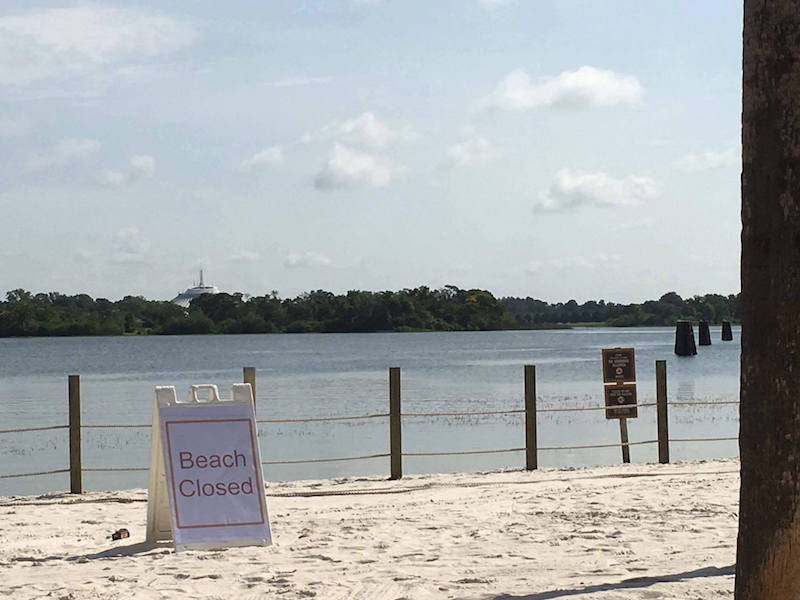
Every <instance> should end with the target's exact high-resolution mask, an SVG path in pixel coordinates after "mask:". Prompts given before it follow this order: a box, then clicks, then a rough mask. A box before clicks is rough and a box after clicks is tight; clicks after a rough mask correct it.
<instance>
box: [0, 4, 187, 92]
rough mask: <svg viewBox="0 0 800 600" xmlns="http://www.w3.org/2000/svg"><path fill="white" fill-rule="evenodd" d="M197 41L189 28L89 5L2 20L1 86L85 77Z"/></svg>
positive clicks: (154, 15) (161, 17)
mask: <svg viewBox="0 0 800 600" xmlns="http://www.w3.org/2000/svg"><path fill="white" fill-rule="evenodd" d="M196 38H197V32H196V31H195V30H194V28H193V27H191V26H190V25H188V24H185V23H181V22H179V21H177V20H175V19H173V18H171V17H168V16H165V15H162V14H158V13H155V12H152V11H146V10H136V9H123V8H111V7H104V6H97V5H85V6H73V7H69V8H52V9H43V10H32V11H29V12H26V13H21V14H17V15H12V16H5V17H0V85H3V84H5V85H26V84H29V83H33V82H37V81H43V80H48V79H54V80H66V79H70V78H73V77H82V76H85V75H87V74H90V73H94V72H96V71H97V70H99V69H101V68H102V67H103V66H105V65H114V64H117V65H118V64H121V63H127V62H139V61H142V60H145V59H150V58H153V57H156V56H159V55H162V54H166V53H169V52H173V51H175V50H178V49H180V48H183V47H185V46H187V45H189V44H191V43H192V42H193V41H194V40H195V39H196Z"/></svg>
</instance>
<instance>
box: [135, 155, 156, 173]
mask: <svg viewBox="0 0 800 600" xmlns="http://www.w3.org/2000/svg"><path fill="white" fill-rule="evenodd" d="M155 172H156V159H155V158H153V157H152V156H150V155H148V154H135V155H134V156H131V174H132V175H133V176H138V177H146V178H148V179H149V178H150V177H152V176H153V175H154V174H155Z"/></svg>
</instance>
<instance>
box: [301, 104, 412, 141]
mask: <svg viewBox="0 0 800 600" xmlns="http://www.w3.org/2000/svg"><path fill="white" fill-rule="evenodd" d="M417 137H418V136H417V134H416V132H414V131H413V130H412V129H411V128H410V127H392V126H390V125H389V124H387V123H386V122H384V121H382V120H381V119H380V118H379V117H378V116H377V115H375V113H372V112H365V113H362V114H360V115H358V116H357V117H353V118H352V119H347V120H346V121H334V122H333V123H329V124H328V125H326V126H325V127H322V128H321V129H320V130H319V131H317V132H315V133H311V132H306V133H304V134H303V136H302V137H301V138H300V141H301V142H302V143H304V144H308V143H311V142H313V141H316V140H334V141H337V142H343V143H345V144H350V145H352V146H361V147H365V148H371V149H382V148H386V147H388V146H390V145H392V144H394V143H396V142H411V141H414V140H416V139H417Z"/></svg>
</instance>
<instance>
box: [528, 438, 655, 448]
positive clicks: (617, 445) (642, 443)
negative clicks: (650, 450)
mask: <svg viewBox="0 0 800 600" xmlns="http://www.w3.org/2000/svg"><path fill="white" fill-rule="evenodd" d="M657 443H658V440H643V441H641V442H619V443H618V444H588V445H585V446H550V447H542V446H539V450H588V449H592V448H618V447H619V446H643V445H646V444H657Z"/></svg>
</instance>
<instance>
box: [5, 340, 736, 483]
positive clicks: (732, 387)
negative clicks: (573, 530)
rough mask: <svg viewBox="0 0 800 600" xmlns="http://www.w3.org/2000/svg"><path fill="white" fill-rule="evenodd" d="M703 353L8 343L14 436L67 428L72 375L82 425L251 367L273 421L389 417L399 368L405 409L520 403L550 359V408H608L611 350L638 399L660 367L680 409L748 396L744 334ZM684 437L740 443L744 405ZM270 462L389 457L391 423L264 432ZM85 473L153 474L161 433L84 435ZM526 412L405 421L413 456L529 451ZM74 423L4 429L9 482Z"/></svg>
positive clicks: (712, 413)
mask: <svg viewBox="0 0 800 600" xmlns="http://www.w3.org/2000/svg"><path fill="white" fill-rule="evenodd" d="M711 335H712V341H713V345H712V346H710V347H698V351H699V354H698V355H697V356H695V357H686V358H682V357H676V356H675V355H674V354H673V344H674V330H673V329H672V328H641V329H622V328H614V329H610V328H608V329H607V328H602V329H594V328H592V329H572V330H563V331H503V332H458V333H391V334H325V335H314V334H310V335H241V336H187V337H183V336H181V337H100V338H94V337H92V338H38V339H0V430H3V429H11V428H20V427H33V426H43V425H63V424H66V423H67V421H68V419H67V375H68V374H70V373H79V374H80V375H81V391H82V420H83V424H84V425H86V424H104V423H149V422H150V419H151V412H152V407H153V395H154V386H156V385H174V386H176V387H177V390H178V394H180V395H184V394H186V392H187V390H188V386H189V385H190V384H192V383H215V384H217V385H218V386H219V389H220V392H221V394H222V395H223V397H224V396H229V395H230V387H231V384H232V383H234V382H239V381H241V380H242V367H244V366H253V367H256V369H257V374H258V383H257V394H258V398H257V414H258V418H259V419H273V418H300V417H320V416H336V415H360V414H370V413H386V412H388V404H389V401H388V398H389V391H388V369H389V367H393V366H396V367H400V368H401V369H402V401H403V411H404V412H437V411H438V412H442V411H446V412H461V411H482V410H488V411H493V410H515V409H522V408H524V405H523V365H525V364H534V365H536V375H537V396H538V399H537V406H538V408H540V409H541V408H548V407H550V408H554V407H589V406H602V404H603V384H602V375H601V350H602V348H609V347H616V346H623V347H634V348H635V349H636V367H637V379H638V384H639V385H638V388H639V389H638V394H639V402H640V403H647V402H654V401H655V365H654V363H655V361H656V360H657V359H666V360H667V369H668V395H669V399H670V401H680V402H695V401H717V402H718V401H730V400H738V399H739V354H740V344H739V339H740V331H739V329H738V328H734V341H733V342H724V343H723V342H721V341H720V330H719V328H718V327H716V328H714V327H712V331H711ZM655 415H656V411H655V407H643V408H640V409H639V418H638V419H635V420H629V422H628V428H629V432H630V439H631V441H632V442H635V441H642V440H652V439H655V438H656V418H655ZM669 420H670V422H669V429H670V436H671V437H672V438H705V437H735V436H736V435H738V406H736V405H724V406H710V407H709V406H703V405H701V406H671V407H670V411H669ZM259 435H260V440H261V452H262V459H263V460H265V461H277V460H299V459H312V458H330V457H343V456H352V455H364V454H378V453H387V452H388V447H389V424H388V419H387V418H381V419H374V420H363V421H352V422H350V421H345V422H326V423H299V424H298V423H287V424H262V425H260V426H259ZM82 436H83V465H84V467H86V468H103V467H124V466H125V467H147V466H148V465H149V453H150V431H149V429H84V430H83V433H82ZM538 441H539V446H540V447H551V446H572V445H586V444H604V443H615V442H617V443H618V442H619V427H618V424H617V421H607V420H606V419H605V417H604V414H603V412H602V411H583V412H553V413H540V414H539V417H538ZM524 445H525V434H524V416H523V415H521V414H513V415H498V416H490V417H434V418H430V417H405V418H404V419H403V450H404V452H439V451H463V450H484V449H487V450H488V449H498V448H519V447H524ZM68 447H69V446H68V434H67V432H66V430H59V431H52V432H35V433H13V434H0V475H4V474H13V473H21V472H29V471H40V470H53V469H62V468H66V467H67V466H68V462H69V458H68ZM670 454H671V459H672V460H673V461H676V460H682V459H697V458H724V457H733V456H737V454H738V445H737V442H735V441H722V442H699V443H690V442H685V443H672V444H671V448H670ZM620 457H621V452H620V449H619V447H616V448H601V449H590V450H586V449H584V450H580V449H577V450H558V451H548V450H542V451H540V452H539V465H540V466H542V467H552V466H558V467H570V466H574V467H579V466H591V465H599V464H615V463H619V462H620V460H621V458H620ZM631 459H632V461H634V462H653V461H657V459H658V449H657V446H656V445H655V444H649V445H639V446H632V447H631ZM524 461H525V457H524V453H523V452H515V453H508V454H490V455H470V456H452V457H406V458H405V459H404V472H405V473H429V472H447V471H479V470H487V469H498V468H519V467H524ZM388 473H389V459H388V458H378V459H369V460H363V461H353V462H341V463H316V464H309V465H280V466H279V465H275V466H272V465H270V466H266V467H265V470H264V474H265V477H266V479H268V480H291V479H316V478H327V477H335V476H345V475H364V476H388ZM146 486H147V473H142V472H140V473H119V472H115V473H85V474H84V487H85V488H87V489H90V490H97V489H118V488H130V487H146ZM67 488H68V475H67V474H58V475H50V476H43V477H35V478H25V479H0V495H8V494H30V493H40V492H44V491H54V490H63V489H67Z"/></svg>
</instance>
